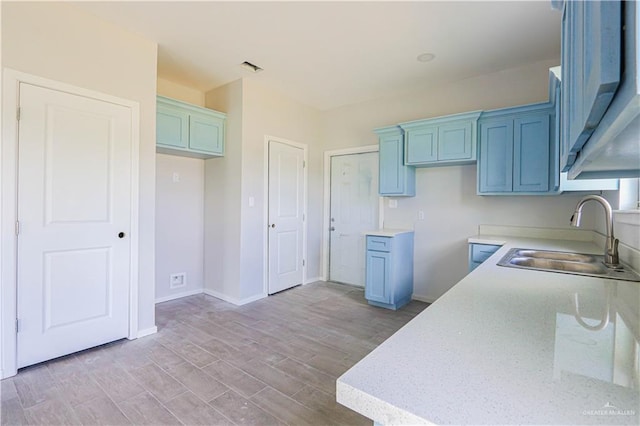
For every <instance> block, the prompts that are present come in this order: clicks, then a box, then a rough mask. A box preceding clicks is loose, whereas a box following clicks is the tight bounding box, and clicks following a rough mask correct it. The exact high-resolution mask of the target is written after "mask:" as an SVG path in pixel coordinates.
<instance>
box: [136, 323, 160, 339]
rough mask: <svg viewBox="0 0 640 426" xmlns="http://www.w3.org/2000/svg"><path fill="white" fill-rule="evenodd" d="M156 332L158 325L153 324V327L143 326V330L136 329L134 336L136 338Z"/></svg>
mask: <svg viewBox="0 0 640 426" xmlns="http://www.w3.org/2000/svg"><path fill="white" fill-rule="evenodd" d="M157 332H158V327H157V326H155V325H154V326H153V327H149V328H145V329H144V330H138V336H137V337H136V339H139V338H141V337H146V336H150V335H152V334H156V333H157Z"/></svg>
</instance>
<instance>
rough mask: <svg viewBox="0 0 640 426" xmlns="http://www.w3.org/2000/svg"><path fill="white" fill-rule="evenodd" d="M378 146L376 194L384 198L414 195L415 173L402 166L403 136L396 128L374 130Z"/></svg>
mask: <svg viewBox="0 0 640 426" xmlns="http://www.w3.org/2000/svg"><path fill="white" fill-rule="evenodd" d="M374 132H375V133H376V134H377V135H378V142H379V144H380V152H379V155H378V161H379V175H378V176H379V177H378V179H379V186H378V192H379V193H380V195H382V196H386V197H413V196H415V195H416V172H415V169H414V168H413V167H409V166H405V164H404V134H403V132H402V129H401V128H400V127H398V126H391V127H384V128H380V129H376V130H374Z"/></svg>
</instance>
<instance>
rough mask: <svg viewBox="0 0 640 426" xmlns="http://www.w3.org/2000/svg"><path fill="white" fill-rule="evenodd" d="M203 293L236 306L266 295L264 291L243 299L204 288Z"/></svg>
mask: <svg viewBox="0 0 640 426" xmlns="http://www.w3.org/2000/svg"><path fill="white" fill-rule="evenodd" d="M204 294H206V295H208V296H212V297H215V298H216V299H220V300H224V301H225V302H229V303H231V304H233V305H236V306H242V305H246V304H247V303H251V302H255V301H256V300H260V299H264V298H265V297H267V294H266V293H263V294H256V295H255V296H251V297H245V298H244V299H238V298H237V297H231V296H228V295H226V294H223V293H220V292H218V291H215V290H211V289H208V288H207V289H204Z"/></svg>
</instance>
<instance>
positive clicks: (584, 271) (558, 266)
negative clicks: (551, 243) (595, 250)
mask: <svg viewBox="0 0 640 426" xmlns="http://www.w3.org/2000/svg"><path fill="white" fill-rule="evenodd" d="M498 266H506V267H510V268H523V269H535V270H540V271H548V272H558V273H563V274H574V275H586V276H590V277H600V278H609V279H614V280H623V281H640V276H639V275H638V274H636V273H635V272H633V271H632V270H630V269H628V268H625V267H623V266H622V265H621V266H620V267H619V268H616V269H612V268H608V267H607V266H605V264H604V256H598V255H593V254H580V253H569V252H561V251H551V250H532V249H521V248H513V249H511V250H509V251H508V252H507V254H506V255H505V256H504V257H503V258H502V259H500V261H499V262H498Z"/></svg>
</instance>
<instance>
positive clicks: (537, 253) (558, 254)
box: [515, 249, 598, 263]
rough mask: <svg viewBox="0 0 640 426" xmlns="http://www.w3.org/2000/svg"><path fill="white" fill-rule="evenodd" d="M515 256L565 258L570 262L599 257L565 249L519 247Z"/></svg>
mask: <svg viewBox="0 0 640 426" xmlns="http://www.w3.org/2000/svg"><path fill="white" fill-rule="evenodd" d="M515 256H517V257H532V258H534V259H552V260H565V261H570V262H582V263H594V262H598V259H596V257H597V256H594V255H591V254H581V253H569V252H564V251H549V250H523V249H517V250H516V251H515Z"/></svg>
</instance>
